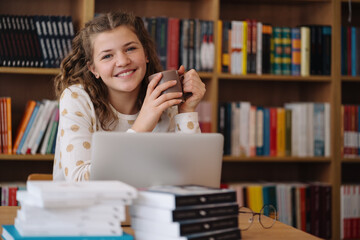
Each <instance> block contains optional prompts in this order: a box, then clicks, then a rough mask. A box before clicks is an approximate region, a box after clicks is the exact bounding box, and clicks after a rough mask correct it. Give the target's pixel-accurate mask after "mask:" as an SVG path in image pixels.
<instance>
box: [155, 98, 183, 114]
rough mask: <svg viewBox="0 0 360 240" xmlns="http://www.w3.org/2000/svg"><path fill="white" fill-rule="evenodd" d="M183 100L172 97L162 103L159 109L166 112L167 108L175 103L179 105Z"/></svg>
mask: <svg viewBox="0 0 360 240" xmlns="http://www.w3.org/2000/svg"><path fill="white" fill-rule="evenodd" d="M181 102H182V99H172V100H169V101H166V102H164V103H162V104H160V105H159V107H158V108H159V110H160V111H161V112H164V111H165V110H166V109H168V108H169V107H172V106H174V105H178V104H180V103H181Z"/></svg>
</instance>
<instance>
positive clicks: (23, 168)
mask: <svg viewBox="0 0 360 240" xmlns="http://www.w3.org/2000/svg"><path fill="white" fill-rule="evenodd" d="M52 169H53V162H52V161H14V160H8V161H0V182H15V181H21V182H25V181H26V180H27V177H28V176H29V174H31V173H52Z"/></svg>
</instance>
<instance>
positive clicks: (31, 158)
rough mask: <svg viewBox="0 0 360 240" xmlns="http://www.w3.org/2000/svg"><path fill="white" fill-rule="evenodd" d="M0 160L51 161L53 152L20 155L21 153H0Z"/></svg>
mask: <svg viewBox="0 0 360 240" xmlns="http://www.w3.org/2000/svg"><path fill="white" fill-rule="evenodd" d="M1 160H20V161H53V160H54V155H53V154H46V155H43V154H34V155H30V154H29V155H22V154H0V161H1Z"/></svg>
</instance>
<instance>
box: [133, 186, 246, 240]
mask: <svg viewBox="0 0 360 240" xmlns="http://www.w3.org/2000/svg"><path fill="white" fill-rule="evenodd" d="M130 215H131V226H132V228H133V229H134V230H135V237H136V239H137V240H150V239H152V240H153V239H157V240H188V239H191V240H200V239H214V240H216V239H223V240H235V239H241V233H240V230H239V228H238V226H239V223H238V205H237V203H236V192H235V191H234V190H231V189H218V188H208V187H203V186H194V185H187V186H155V187H151V188H148V189H144V190H141V191H139V196H138V198H137V199H136V200H135V201H134V204H133V205H132V206H131V207H130Z"/></svg>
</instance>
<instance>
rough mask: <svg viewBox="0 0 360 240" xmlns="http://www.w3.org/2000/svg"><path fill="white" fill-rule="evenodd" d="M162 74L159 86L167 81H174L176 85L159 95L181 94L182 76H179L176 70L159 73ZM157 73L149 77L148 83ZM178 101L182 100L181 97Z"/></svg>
mask: <svg viewBox="0 0 360 240" xmlns="http://www.w3.org/2000/svg"><path fill="white" fill-rule="evenodd" d="M160 73H162V77H161V79H160V81H159V83H158V84H157V85H159V84H162V83H164V82H167V81H172V80H176V81H177V83H176V85H174V86H172V87H170V88H168V89H166V90H165V91H163V92H162V93H161V94H164V93H171V92H183V89H182V80H183V76H179V74H178V72H177V71H176V70H166V71H162V72H160ZM157 74H159V73H155V74H152V75H150V76H149V82H150V81H151V80H152V79H153V78H154V77H155V76H156V75H157ZM179 99H182V100H184V98H183V97H180V98H179Z"/></svg>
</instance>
